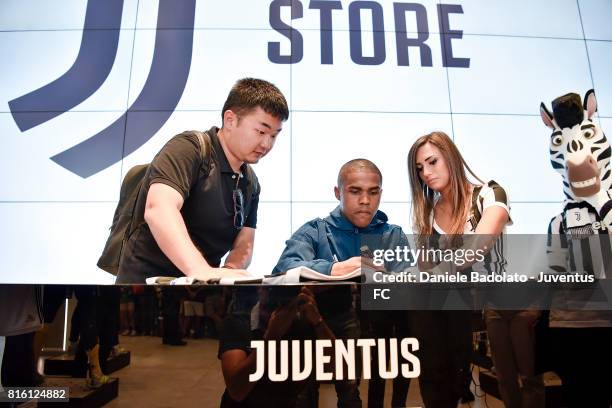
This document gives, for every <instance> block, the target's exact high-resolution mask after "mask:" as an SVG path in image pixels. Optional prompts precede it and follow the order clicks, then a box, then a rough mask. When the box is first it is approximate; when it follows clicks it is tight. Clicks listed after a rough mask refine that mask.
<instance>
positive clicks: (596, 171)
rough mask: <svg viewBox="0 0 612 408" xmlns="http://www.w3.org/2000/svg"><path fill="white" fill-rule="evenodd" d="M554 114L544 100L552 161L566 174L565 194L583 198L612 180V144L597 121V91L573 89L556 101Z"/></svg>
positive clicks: (569, 197)
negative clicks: (611, 166)
mask: <svg viewBox="0 0 612 408" xmlns="http://www.w3.org/2000/svg"><path fill="white" fill-rule="evenodd" d="M552 110H553V112H552V114H551V113H550V111H549V110H548V109H547V108H546V106H545V105H544V103H541V104H540V116H541V117H542V120H543V121H544V124H545V125H546V126H548V127H549V128H550V129H552V131H553V133H552V135H551V136H550V162H551V164H552V166H553V168H554V169H555V170H556V171H558V172H559V173H561V176H563V185H564V189H563V191H564V192H565V195H566V197H567V198H568V199H570V200H578V201H581V198H582V197H590V196H592V195H595V194H597V192H599V191H600V190H601V189H603V190H609V189H610V185H611V184H612V176H611V173H612V170H611V169H610V153H611V149H610V144H609V143H608V139H606V136H605V135H604V134H603V132H602V130H601V129H600V127H599V125H598V124H597V123H596V122H594V121H593V116H594V115H595V112H596V111H597V100H596V99H595V91H593V90H592V89H591V90H590V91H588V92H587V93H586V95H585V96H584V103H583V102H582V101H581V100H580V95H578V94H575V93H569V94H567V95H563V96H560V97H558V98H557V99H555V100H554V101H552Z"/></svg>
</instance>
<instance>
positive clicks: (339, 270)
mask: <svg viewBox="0 0 612 408" xmlns="http://www.w3.org/2000/svg"><path fill="white" fill-rule="evenodd" d="M358 268H361V257H360V256H354V257H352V258H349V259H347V260H346V261H342V262H336V263H334V265H333V266H332V269H331V275H332V276H342V275H347V274H349V273H351V272H353V271H354V270H355V269H358Z"/></svg>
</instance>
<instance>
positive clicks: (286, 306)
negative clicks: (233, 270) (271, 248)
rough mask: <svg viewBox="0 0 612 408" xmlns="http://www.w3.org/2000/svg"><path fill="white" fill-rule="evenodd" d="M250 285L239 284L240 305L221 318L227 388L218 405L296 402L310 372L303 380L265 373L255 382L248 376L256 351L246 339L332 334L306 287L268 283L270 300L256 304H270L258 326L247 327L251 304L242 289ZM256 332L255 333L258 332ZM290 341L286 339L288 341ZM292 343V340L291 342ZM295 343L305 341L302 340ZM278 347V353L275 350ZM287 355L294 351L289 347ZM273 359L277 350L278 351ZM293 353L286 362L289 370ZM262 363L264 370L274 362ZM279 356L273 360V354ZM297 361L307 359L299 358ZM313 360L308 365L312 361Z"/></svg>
mask: <svg viewBox="0 0 612 408" xmlns="http://www.w3.org/2000/svg"><path fill="white" fill-rule="evenodd" d="M249 290H251V288H240V291H239V292H237V293H236V294H235V298H238V297H240V298H241V305H239V306H237V307H236V309H237V310H233V311H232V312H231V313H230V314H229V315H228V316H227V317H226V318H225V319H224V320H223V326H222V330H221V334H220V336H219V359H220V360H221V369H222V371H223V378H224V380H225V385H226V389H225V392H224V393H223V396H222V398H221V408H252V407H295V406H296V404H297V401H298V398H299V394H300V392H301V391H302V390H303V389H304V388H305V387H306V386H307V385H308V383H309V381H310V380H311V379H310V378H306V379H304V380H302V381H293V380H291V379H288V380H287V381H281V382H273V381H271V380H270V379H269V378H268V376H267V375H264V377H262V378H261V379H260V380H258V381H255V382H250V381H249V375H250V374H252V373H254V372H255V368H256V366H257V358H258V357H259V358H261V356H258V355H257V353H256V352H254V351H253V350H252V349H251V340H264V341H266V342H267V341H278V340H315V339H329V340H332V341H333V340H335V337H334V334H333V333H332V331H331V329H330V328H329V327H328V326H327V324H326V323H325V321H324V320H323V318H322V317H321V314H320V313H319V309H318V307H317V303H316V300H315V297H314V295H313V293H312V292H311V290H310V289H309V288H308V287H306V286H302V287H301V288H300V287H295V286H292V287H273V288H270V289H269V291H270V295H269V301H268V302H267V304H266V305H264V304H263V302H262V297H259V306H260V307H266V308H270V310H272V313H271V315H270V317H269V319H268V320H267V321H266V322H262V323H263V327H260V328H258V329H261V330H254V329H255V328H254V327H251V322H250V320H251V319H252V316H251V315H252V311H253V305H252V304H250V305H246V304H247V303H249V301H248V300H246V299H245V298H248V297H249V296H250V294H249V293H246V292H247V291H249ZM258 333H259V334H261V336H262V337H261V338H257V334H258ZM290 343H291V342H290ZM291 347H293V345H291ZM300 347H305V345H303V343H302V346H300ZM279 352H280V350H279V351H277V353H279ZM288 355H289V356H292V355H293V350H292V349H289V351H288ZM330 358H331V357H330ZM277 359H279V356H278V355H277ZM292 359H293V357H291V362H289V371H291V370H292V367H291V365H292V364H293V360H292ZM265 361H266V362H264V365H265V366H266V371H268V370H276V368H275V367H269V366H267V360H265ZM277 361H278V360H277ZM300 364H301V365H302V367H303V366H304V365H305V364H306V363H305V362H304V361H302V362H301V363H300ZM314 366H315V362H314V361H312V362H311V365H310V367H314Z"/></svg>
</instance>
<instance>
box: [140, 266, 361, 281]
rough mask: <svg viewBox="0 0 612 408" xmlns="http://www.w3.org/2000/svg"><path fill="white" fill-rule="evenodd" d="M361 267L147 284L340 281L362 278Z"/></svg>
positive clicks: (300, 269) (301, 269) (157, 278)
mask: <svg viewBox="0 0 612 408" xmlns="http://www.w3.org/2000/svg"><path fill="white" fill-rule="evenodd" d="M360 277H361V268H357V269H355V270H354V271H352V272H350V273H348V274H346V275H342V276H331V275H326V274H324V273H320V272H317V271H315V270H314V269H311V268H308V267H305V266H298V267H297V268H293V269H289V270H288V271H287V272H284V273H281V274H278V275H266V276H263V277H256V276H242V277H238V278H217V279H210V280H208V281H207V282H203V281H199V280H197V279H194V278H190V277H188V276H182V277H180V278H174V277H169V276H154V277H152V278H147V280H146V282H147V285H194V284H219V285H239V284H242V285H249V284H251V285H253V284H263V285H291V284H296V283H300V282H313V281H314V282H338V281H355V280H357V281H358V280H360Z"/></svg>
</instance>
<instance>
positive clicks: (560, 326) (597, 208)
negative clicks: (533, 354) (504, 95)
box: [538, 89, 612, 408]
mask: <svg viewBox="0 0 612 408" xmlns="http://www.w3.org/2000/svg"><path fill="white" fill-rule="evenodd" d="M552 111H553V112H552V114H551V113H550V111H549V110H548V109H547V108H546V106H545V105H544V104H543V103H541V104H540V116H541V117H542V120H543V121H544V124H545V125H546V126H548V127H549V128H550V129H551V130H552V135H551V136H550V162H551V164H552V166H553V168H554V169H555V170H556V171H557V172H559V173H561V176H562V177H563V192H564V193H565V202H564V207H563V211H562V213H561V214H559V215H557V216H556V217H554V218H553V219H552V220H551V222H550V224H549V227H548V247H547V255H548V260H549V265H550V268H551V269H552V270H554V271H556V272H558V273H566V272H571V273H574V272H579V273H582V274H583V275H591V277H594V278H596V279H602V278H606V275H607V277H608V278H610V277H612V247H611V245H610V235H609V234H612V229H611V228H612V189H611V188H612V169H611V163H610V153H611V151H612V149H611V148H610V143H609V142H608V140H607V139H606V136H605V135H604V134H603V132H602V130H601V129H600V127H599V125H598V124H597V122H595V121H594V120H593V117H594V115H595V112H596V111H597V101H596V99H595V92H594V91H593V90H592V89H591V90H589V91H588V92H587V93H586V94H585V96H584V103H583V102H582V100H581V99H580V96H579V95H578V94H575V93H569V94H566V95H563V96H560V97H558V98H556V99H555V100H554V101H552ZM587 292H588V290H587ZM584 293H585V292H584V291H583V292H582V293H580V291H576V290H573V291H572V290H571V289H567V290H563V289H561V290H556V292H555V293H554V295H553V304H552V305H551V307H550V313H549V324H548V326H549V331H548V333H549V334H548V336H549V337H548V338H547V339H546V340H544V341H543V343H546V344H545V348H547V349H548V350H547V352H548V353H550V355H549V357H550V363H551V364H552V368H553V369H554V371H556V372H557V374H559V376H560V377H561V380H562V384H563V389H564V395H565V398H566V399H567V403H568V406H569V407H582V406H587V405H588V406H589V407H605V408H609V407H610V404H611V403H612V391H611V388H610V384H612V372H611V371H610V366H609V364H610V362H611V361H612V347H610V345H612V310H610V309H612V308H610V307H604V308H603V309H608V310H601V309H602V308H601V307H600V308H599V309H600V310H593V309H595V308H590V310H587V309H589V308H587V307H585V304H586V303H585V301H587V300H588V299H585V298H584V297H582V296H581V295H583V294H584ZM607 304H608V305H609V304H610V300H608V301H607ZM538 350H539V351H541V350H542V349H541V347H538ZM539 351H538V352H539ZM597 367H599V368H597ZM600 370H604V371H600ZM601 372H605V374H603V375H599V374H596V373H601ZM587 401H588V403H587ZM585 404H586V405H585Z"/></svg>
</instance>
